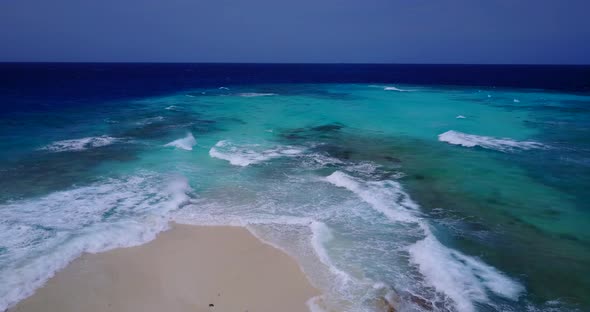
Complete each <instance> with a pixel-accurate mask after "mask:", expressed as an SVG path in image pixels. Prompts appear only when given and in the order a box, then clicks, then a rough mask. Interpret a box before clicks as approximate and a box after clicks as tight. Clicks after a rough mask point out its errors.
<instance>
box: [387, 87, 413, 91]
mask: <svg viewBox="0 0 590 312" xmlns="http://www.w3.org/2000/svg"><path fill="white" fill-rule="evenodd" d="M383 90H386V91H397V92H413V91H416V90H407V89H400V88H397V87H391V86H390V87H385V88H383Z"/></svg>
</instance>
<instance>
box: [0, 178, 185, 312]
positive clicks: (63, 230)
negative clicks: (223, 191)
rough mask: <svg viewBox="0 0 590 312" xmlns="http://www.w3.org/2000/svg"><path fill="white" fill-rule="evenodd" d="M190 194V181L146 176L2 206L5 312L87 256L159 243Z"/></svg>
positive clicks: (0, 301)
mask: <svg viewBox="0 0 590 312" xmlns="http://www.w3.org/2000/svg"><path fill="white" fill-rule="evenodd" d="M189 191H190V186H189V185H188V182H187V180H186V179H184V178H180V177H178V178H173V177H170V178H165V179H163V178H161V177H158V176H156V175H152V174H141V175H137V176H131V177H127V178H122V179H109V180H107V181H104V182H102V183H98V184H93V185H90V186H86V187H81V188H76V189H72V190H67V191H60V192H55V193H52V194H49V195H46V196H44V197H40V198H37V199H30V200H21V201H14V202H9V203H7V204H2V205H0V250H1V249H5V250H8V251H9V252H8V253H4V254H3V255H2V257H0V311H4V310H5V309H7V308H9V307H10V306H12V305H14V304H16V303H17V302H18V301H19V300H21V299H23V298H26V297H27V296H30V295H31V294H32V293H33V292H34V291H35V289H37V288H38V287H40V286H42V285H43V284H44V283H45V282H46V281H47V280H48V279H49V278H51V277H52V276H53V275H54V274H55V272H56V271H58V270H60V269H62V268H64V267H65V266H66V265H67V264H68V263H69V262H70V261H72V260H73V259H75V258H77V257H78V256H80V255H81V254H82V253H84V252H91V253H95V252H100V251H105V250H109V249H113V248H118V247H127V246H135V245H139V244H142V243H145V242H147V241H150V240H152V239H154V238H155V236H156V234H157V233H159V232H160V231H163V230H165V229H167V227H168V220H169V217H168V214H169V212H171V211H173V210H175V209H177V208H178V207H180V206H181V205H183V203H185V202H186V201H187V200H188V199H189V198H188V196H187V193H188V192H189Z"/></svg>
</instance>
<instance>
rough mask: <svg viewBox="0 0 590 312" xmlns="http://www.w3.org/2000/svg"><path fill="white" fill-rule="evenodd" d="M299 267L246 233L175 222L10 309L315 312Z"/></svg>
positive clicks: (78, 264) (95, 258) (86, 257)
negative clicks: (154, 234)
mask: <svg viewBox="0 0 590 312" xmlns="http://www.w3.org/2000/svg"><path fill="white" fill-rule="evenodd" d="M319 295H320V292H319V290H317V289H316V288H314V287H313V286H312V285H311V284H310V282H309V280H308V278H307V276H306V275H305V274H304V273H303V271H302V270H301V268H300V266H299V264H298V263H297V262H296V261H295V260H294V259H293V258H291V257H290V256H288V255H287V254H285V253H284V252H283V251H281V250H279V249H277V248H275V247H273V246H271V245H269V244H266V243H264V242H262V241H260V240H259V239H258V238H256V237H255V236H254V235H252V234H251V233H250V232H249V231H248V230H247V229H246V228H243V227H231V226H194V225H183V224H175V223H173V224H172V226H171V229H170V230H168V231H164V232H162V233H160V234H159V235H158V236H157V237H156V239H154V240H153V241H150V242H148V243H146V244H143V245H140V246H135V247H127V248H117V249H114V250H110V251H106V252H102V253H96V254H83V255H82V256H81V257H79V258H78V259H76V260H74V261H72V262H71V263H70V264H69V265H68V266H67V267H66V268H65V269H63V270H61V271H59V272H57V273H56V274H55V276H54V277H52V278H51V279H50V280H49V281H48V282H47V283H46V284H45V285H44V286H43V287H41V288H39V289H37V290H36V291H35V293H34V294H33V295H31V296H30V297H28V298H26V299H23V300H22V301H20V302H19V303H18V304H16V305H15V306H13V307H11V308H9V309H8V310H7V311H9V312H41V311H44V312H51V311H55V312H58V311H59V312H75V311H88V312H99V311H129V312H135V311H137V312H139V311H142V312H143V311H145V312H152V311H153V312H156V311H163V310H167V311H187V312H188V311H257V312H258V311H269V312H270V311H277V310H280V311H293V312H295V311H309V310H310V307H309V306H308V305H307V302H308V301H309V300H310V299H312V298H314V297H316V296H319Z"/></svg>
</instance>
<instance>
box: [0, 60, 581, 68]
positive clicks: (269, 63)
mask: <svg viewBox="0 0 590 312" xmlns="http://www.w3.org/2000/svg"><path fill="white" fill-rule="evenodd" d="M0 64H195V65H199V64H202V65H208V64H211V65H215V64H220V65H221V64H223V65H399V66H522V67H524V66H541V67H542V66H564V67H568V66H569V67H588V66H590V63H576V64H573V63H572V64H570V63H568V64H558V63H336V62H332V63H330V62H173V61H170V62H165V61H154V62H139V61H137V62H135V61H49V62H47V61H14V62H12V61H0Z"/></svg>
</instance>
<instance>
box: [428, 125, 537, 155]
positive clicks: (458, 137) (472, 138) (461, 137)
mask: <svg viewBox="0 0 590 312" xmlns="http://www.w3.org/2000/svg"><path fill="white" fill-rule="evenodd" d="M438 140H439V141H441V142H446V143H449V144H453V145H461V146H464V147H475V146H479V147H483V148H486V149H491V150H496V151H500V152H510V151H515V150H530V149H542V148H547V146H546V145H544V144H541V143H538V142H533V141H515V140H512V139H509V138H502V139H500V138H494V137H488V136H480V135H474V134H467V133H462V132H458V131H454V130H450V131H447V132H445V133H442V134H439V135H438Z"/></svg>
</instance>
